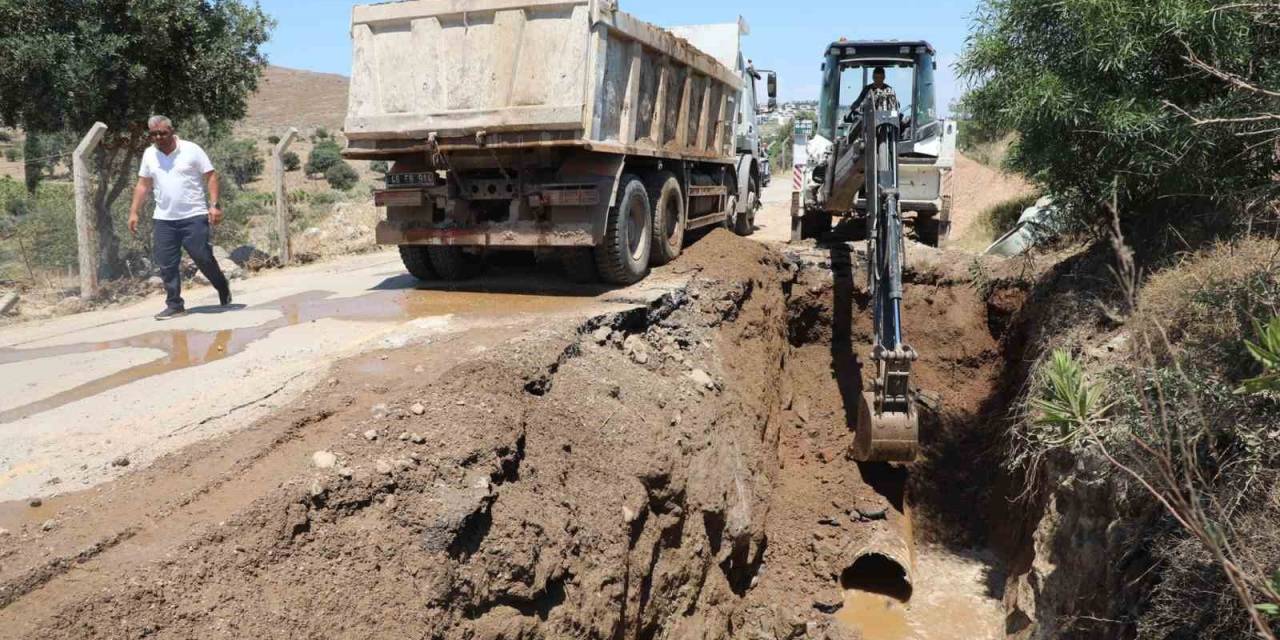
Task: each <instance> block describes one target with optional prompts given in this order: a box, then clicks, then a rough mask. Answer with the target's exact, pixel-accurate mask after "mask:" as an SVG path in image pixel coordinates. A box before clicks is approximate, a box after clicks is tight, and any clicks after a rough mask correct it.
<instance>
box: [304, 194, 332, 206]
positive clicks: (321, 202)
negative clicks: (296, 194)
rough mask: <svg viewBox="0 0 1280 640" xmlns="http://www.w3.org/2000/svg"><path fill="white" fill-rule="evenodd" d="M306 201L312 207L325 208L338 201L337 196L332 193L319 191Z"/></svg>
mask: <svg viewBox="0 0 1280 640" xmlns="http://www.w3.org/2000/svg"><path fill="white" fill-rule="evenodd" d="M308 200H309V202H310V204H312V205H314V206H317V207H327V206H331V205H333V204H334V203H336V202H337V201H338V194H337V192H334V191H321V192H319V193H314V194H311V197H310V198H308Z"/></svg>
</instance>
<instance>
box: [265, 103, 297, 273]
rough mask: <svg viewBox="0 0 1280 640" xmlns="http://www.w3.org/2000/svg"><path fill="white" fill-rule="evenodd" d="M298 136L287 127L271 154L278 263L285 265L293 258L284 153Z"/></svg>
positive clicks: (295, 130) (291, 128)
mask: <svg viewBox="0 0 1280 640" xmlns="http://www.w3.org/2000/svg"><path fill="white" fill-rule="evenodd" d="M296 137H298V129H297V128H295V127H289V131H288V132H286V133H285V134H284V137H283V138H281V139H280V142H279V143H277V144H276V148H275V151H274V152H272V154H271V167H272V170H273V171H274V172H275V174H276V232H277V233H278V234H279V236H280V264H281V265H287V264H289V261H290V260H291V259H292V258H293V256H292V251H291V249H290V247H289V199H288V194H286V193H285V188H284V173H285V171H284V153H285V152H286V151H288V150H289V145H290V144H293V139H294V138H296Z"/></svg>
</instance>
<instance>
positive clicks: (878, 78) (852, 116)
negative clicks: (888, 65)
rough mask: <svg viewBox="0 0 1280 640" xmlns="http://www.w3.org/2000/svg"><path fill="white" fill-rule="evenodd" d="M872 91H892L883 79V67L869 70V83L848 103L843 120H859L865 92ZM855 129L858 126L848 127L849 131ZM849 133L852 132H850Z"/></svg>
mask: <svg viewBox="0 0 1280 640" xmlns="http://www.w3.org/2000/svg"><path fill="white" fill-rule="evenodd" d="M872 91H887V92H889V93H894V91H893V87H891V86H889V85H888V84H886V83H885V81H884V67H876V68H875V70H874V71H872V72H871V84H869V85H867V86H865V87H863V88H862V93H859V94H858V99H857V100H854V101H853V104H851V105H849V113H846V114H845V116H844V121H845V122H848V123H850V124H854V123H857V122H858V121H859V119H860V118H861V117H862V101H863V100H866V99H867V94H869V93H871V92H872ZM857 130H858V127H852V128H850V132H853V131H857ZM850 135H853V134H852V133H851V134H850Z"/></svg>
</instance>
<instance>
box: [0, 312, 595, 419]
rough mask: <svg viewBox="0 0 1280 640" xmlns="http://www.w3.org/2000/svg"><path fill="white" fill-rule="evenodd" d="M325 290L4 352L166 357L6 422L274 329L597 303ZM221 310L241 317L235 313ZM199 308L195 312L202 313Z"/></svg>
mask: <svg viewBox="0 0 1280 640" xmlns="http://www.w3.org/2000/svg"><path fill="white" fill-rule="evenodd" d="M332 296H333V294H332V293H330V292H326V291H311V292H306V293H301V294H297V295H294V296H289V297H286V298H281V299H279V300H275V301H273V302H269V303H266V304H263V305H254V306H253V307H252V309H253V310H255V311H263V310H267V311H277V312H279V317H277V318H275V319H273V320H270V321H268V322H264V323H262V324H259V325H255V326H250V327H243V328H235V329H222V330H195V329H178V330H170V331H152V332H149V333H144V334H140V335H136V336H130V337H127V338H121V339H117V340H106V341H102V342H81V343H75V344H67V345H58V346H51V347H36V348H0V365H5V364H13V363H19V362H32V361H36V360H39V359H42V358H50V357H55V356H66V355H73V354H88V353H95V352H101V351H108V350H112V349H125V348H135V349H139V348H140V349H153V350H158V351H161V352H163V354H164V355H163V356H162V357H160V358H159V359H156V360H153V361H150V362H146V363H143V364H139V365H136V366H133V367H128V368H126V369H123V370H120V371H116V372H114V373H111V374H109V375H105V376H103V377H101V378H98V379H96V380H92V381H90V382H87V383H84V384H81V385H78V386H76V387H74V388H72V389H68V390H66V391H62V392H60V393H57V394H54V395H52V396H49V397H47V398H43V399H41V400H37V401H34V402H31V403H27V404H24V405H21V406H17V407H13V408H10V409H7V410H5V411H0V424H5V423H9V422H15V421H17V420H21V419H23V418H26V417H29V416H33V415H35V414H38V413H41V412H44V411H48V410H50V409H54V408H57V407H60V406H63V405H65V404H69V403H71V402H75V401H77V400H82V399H84V398H88V397H92V396H95V395H97V394H100V393H103V392H105V391H109V390H111V389H114V388H116V387H120V386H123V385H126V384H129V383H131V382H135V381H138V380H142V379H144V378H150V377H152V376H157V375H162V374H166V373H170V372H173V371H178V370H181V369H187V368H190V367H197V366H200V365H204V364H209V363H211V362H216V361H218V360H222V359H224V358H228V357H231V356H234V355H236V354H238V353H240V352H242V351H244V350H245V349H246V348H248V346H249V345H251V344H253V343H255V342H257V341H259V340H262V339H264V338H266V337H268V336H270V335H271V334H272V333H274V332H275V331H277V330H279V329H282V328H285V327H292V326H297V325H302V324H306V323H310V322H315V321H317V320H321V319H326V318H327V319H332V320H343V321H348V322H385V323H399V322H406V321H409V320H414V319H417V318H423V317H429V316H443V315H460V316H471V317H500V316H512V315H518V314H521V313H546V312H553V311H567V310H571V309H574V308H578V307H582V306H585V305H586V304H588V303H589V302H590V301H591V298H575V297H570V296H550V295H547V296H543V295H521V294H493V293H474V292H455V291H428V290H397V291H373V292H370V293H367V294H364V295H361V296H357V297H350V298H333V297H332ZM219 312H220V313H234V311H232V310H228V311H221V310H219ZM198 313H199V311H198V310H193V312H192V315H196V314H198Z"/></svg>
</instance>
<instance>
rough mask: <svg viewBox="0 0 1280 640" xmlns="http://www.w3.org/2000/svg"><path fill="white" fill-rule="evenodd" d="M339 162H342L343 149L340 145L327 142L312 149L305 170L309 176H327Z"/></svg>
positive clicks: (330, 141)
mask: <svg viewBox="0 0 1280 640" xmlns="http://www.w3.org/2000/svg"><path fill="white" fill-rule="evenodd" d="M339 162H342V149H340V148H339V147H338V143H336V142H334V141H332V140H326V141H324V142H320V143H318V144H316V146H315V147H312V149H311V154H310V155H308V156H307V166H306V168H305V169H306V172H307V175H316V174H325V173H327V172H328V171H329V169H330V168H331V167H333V166H334V165H335V164H338V163H339Z"/></svg>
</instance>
